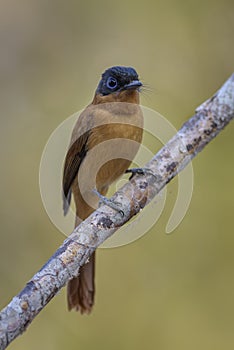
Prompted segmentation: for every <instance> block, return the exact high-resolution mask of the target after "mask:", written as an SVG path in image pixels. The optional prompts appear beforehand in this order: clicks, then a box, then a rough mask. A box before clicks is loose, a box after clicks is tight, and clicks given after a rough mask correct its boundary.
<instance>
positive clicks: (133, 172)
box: [125, 168, 157, 180]
mask: <svg viewBox="0 0 234 350" xmlns="http://www.w3.org/2000/svg"><path fill="white" fill-rule="evenodd" d="M125 173H131V176H130V178H129V180H131V179H132V178H133V176H134V175H147V174H148V175H152V176H154V177H156V178H157V175H155V174H154V173H153V172H152V170H151V169H148V168H132V169H127V170H126V171H125Z"/></svg>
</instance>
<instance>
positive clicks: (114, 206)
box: [93, 189, 124, 216]
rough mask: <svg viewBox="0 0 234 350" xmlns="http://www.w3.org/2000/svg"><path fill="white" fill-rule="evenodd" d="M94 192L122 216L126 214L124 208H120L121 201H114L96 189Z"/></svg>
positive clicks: (102, 201)
mask: <svg viewBox="0 0 234 350" xmlns="http://www.w3.org/2000/svg"><path fill="white" fill-rule="evenodd" d="M93 192H94V193H95V194H96V195H97V196H98V198H99V199H100V202H101V203H103V204H106V205H107V206H108V207H110V208H112V209H114V210H116V211H117V212H118V213H120V214H121V215H122V216H124V212H123V210H121V209H120V208H119V206H120V205H121V204H120V203H117V202H114V201H113V200H111V199H109V198H107V197H105V196H103V195H102V194H101V193H99V192H98V191H97V190H95V189H94V190H93Z"/></svg>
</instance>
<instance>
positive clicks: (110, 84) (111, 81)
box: [106, 77, 118, 90]
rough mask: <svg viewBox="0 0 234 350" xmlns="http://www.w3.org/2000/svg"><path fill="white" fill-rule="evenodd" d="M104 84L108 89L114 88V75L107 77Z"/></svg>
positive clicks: (115, 80)
mask: <svg viewBox="0 0 234 350" xmlns="http://www.w3.org/2000/svg"><path fill="white" fill-rule="evenodd" d="M106 86H107V87H108V89H110V90H114V89H116V87H117V86H118V82H117V79H116V78H114V77H109V78H108V79H107V82H106Z"/></svg>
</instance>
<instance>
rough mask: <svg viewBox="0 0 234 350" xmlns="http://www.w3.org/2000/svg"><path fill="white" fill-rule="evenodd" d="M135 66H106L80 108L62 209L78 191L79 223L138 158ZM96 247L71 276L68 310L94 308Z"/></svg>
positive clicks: (139, 117)
mask: <svg viewBox="0 0 234 350" xmlns="http://www.w3.org/2000/svg"><path fill="white" fill-rule="evenodd" d="M142 86H143V84H142V82H141V81H140V80H139V77H138V74H137V72H136V70H135V69H134V68H132V67H125V66H114V67H111V68H108V69H106V70H105V71H104V73H103V74H102V76H101V80H100V82H99V84H98V86H97V89H96V91H95V94H94V97H93V100H92V102H91V103H90V104H89V105H88V106H87V107H86V108H85V109H84V110H83V111H82V112H81V114H80V115H79V117H78V120H77V121H76V124H75V126H74V128H73V131H72V134H71V140H70V145H69V147H68V151H67V153H66V156H65V160H64V168H63V180H62V188H63V210H64V215H66V214H67V212H68V210H69V206H70V204H71V197H72V195H73V198H74V202H75V208H76V209H75V210H76V219H75V227H77V226H78V225H79V224H80V222H81V221H83V220H85V219H86V218H87V217H88V216H89V215H90V214H91V213H92V212H93V211H94V210H95V209H96V208H97V207H98V203H99V201H100V198H99V196H97V195H96V194H95V192H94V190H95V189H96V190H97V193H99V194H100V196H105V195H106V194H107V191H108V188H109V186H110V185H111V184H112V183H113V182H114V181H116V180H117V179H118V178H119V177H120V176H122V175H123V174H124V173H125V172H126V171H127V170H128V168H129V166H130V164H131V162H132V161H133V159H134V157H135V155H136V153H137V152H138V149H139V147H140V144H141V142H142V135H143V113H142V110H141V107H140V89H141V87H142ZM94 275H95V252H94V253H93V254H92V255H91V257H90V259H89V261H88V262H87V263H86V264H84V265H83V266H81V268H80V269H79V275H78V276H77V277H73V278H72V279H71V280H69V282H68V287H67V303H68V310H72V309H74V310H75V311H79V312H80V313H81V314H83V313H86V314H89V313H90V312H91V311H92V308H93V305H94V295H95V281H94V277H95V276H94Z"/></svg>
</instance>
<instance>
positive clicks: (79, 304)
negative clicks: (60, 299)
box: [67, 253, 95, 314]
mask: <svg viewBox="0 0 234 350" xmlns="http://www.w3.org/2000/svg"><path fill="white" fill-rule="evenodd" d="M94 274H95V253H93V254H92V255H91V257H90V258H89V262H88V263H86V264H85V265H83V266H82V267H81V268H80V274H79V276H78V277H75V278H73V279H72V280H70V281H69V282H68V287H67V302H68V309H69V310H72V309H75V310H76V311H80V313H81V314H83V313H87V314H88V313H90V312H91V310H92V307H93V304H94V294H95V284H94Z"/></svg>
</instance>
